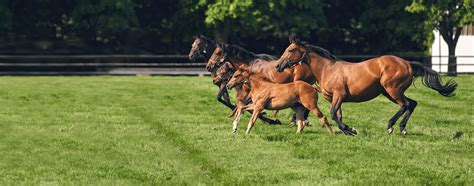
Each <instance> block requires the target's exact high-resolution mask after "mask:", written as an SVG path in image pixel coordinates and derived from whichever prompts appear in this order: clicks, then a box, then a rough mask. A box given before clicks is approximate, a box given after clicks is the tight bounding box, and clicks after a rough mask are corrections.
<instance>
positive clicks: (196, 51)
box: [188, 35, 280, 124]
mask: <svg viewBox="0 0 474 186" xmlns="http://www.w3.org/2000/svg"><path fill="white" fill-rule="evenodd" d="M215 48H216V43H215V42H214V41H213V40H211V39H209V38H207V37H205V36H203V35H197V36H196V37H195V38H194V42H193V44H192V45H191V51H189V55H188V57H189V60H190V61H205V62H207V61H208V60H209V58H210V57H211V54H212V53H213V52H214V50H215ZM210 72H211V77H212V82H213V83H214V84H215V85H216V86H218V87H219V93H218V94H217V96H216V99H217V101H219V102H220V103H222V104H224V105H225V106H227V107H228V108H230V109H231V110H234V109H235V105H233V104H232V103H231V102H230V97H229V92H227V89H226V88H225V84H226V83H227V81H222V80H218V79H217V76H216V69H214V70H212V71H210ZM259 118H260V119H261V120H262V121H263V122H265V123H269V124H280V121H278V120H272V119H269V118H266V117H264V116H261V117H259Z"/></svg>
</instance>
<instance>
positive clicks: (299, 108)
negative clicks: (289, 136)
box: [293, 104, 307, 134]
mask: <svg viewBox="0 0 474 186" xmlns="http://www.w3.org/2000/svg"><path fill="white" fill-rule="evenodd" d="M293 110H294V111H295V112H296V125H297V129H296V134H301V131H303V128H304V127H305V123H304V122H303V120H304V115H305V111H306V110H307V109H306V108H305V107H303V105H301V104H295V105H294V106H293Z"/></svg>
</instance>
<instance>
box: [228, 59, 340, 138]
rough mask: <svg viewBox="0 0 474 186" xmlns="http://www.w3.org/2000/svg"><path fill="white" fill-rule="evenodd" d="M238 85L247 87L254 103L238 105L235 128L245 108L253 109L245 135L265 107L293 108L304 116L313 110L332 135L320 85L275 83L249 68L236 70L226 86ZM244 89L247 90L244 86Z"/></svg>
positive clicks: (302, 124)
mask: <svg viewBox="0 0 474 186" xmlns="http://www.w3.org/2000/svg"><path fill="white" fill-rule="evenodd" d="M236 86H240V87H248V89H246V90H247V91H248V92H247V93H246V94H250V97H251V99H252V104H250V105H246V106H243V107H237V109H238V111H237V116H236V120H235V121H236V122H234V123H233V131H234V132H235V131H237V124H238V121H240V116H241V113H242V110H253V114H252V117H251V119H250V120H249V124H248V126H247V131H246V134H248V133H250V130H251V129H252V127H253V125H254V124H255V121H256V119H257V116H258V114H259V113H260V111H262V110H263V109H270V110H281V109H286V108H290V107H291V108H292V109H293V110H295V111H296V113H297V114H298V115H301V116H302V115H303V114H304V111H305V109H304V108H306V109H308V110H311V111H312V112H313V113H314V114H315V115H316V116H317V117H318V118H319V121H320V123H321V124H322V125H323V126H324V127H326V129H327V130H328V133H329V134H332V128H331V126H329V123H328V121H327V119H326V117H325V116H324V115H323V114H322V113H321V111H320V110H319V108H318V105H317V104H318V94H317V90H318V89H317V88H315V87H312V86H311V85H310V84H308V83H306V82H304V81H294V82H290V83H285V84H278V83H272V82H270V81H268V80H267V79H265V78H263V77H261V76H260V74H255V73H252V72H250V71H249V70H248V69H247V68H246V67H242V68H240V69H239V70H237V71H236V72H235V73H234V75H233V76H232V79H231V80H230V81H229V82H228V84H227V87H229V88H233V87H236ZM243 90H244V91H245V89H243ZM297 123H298V128H297V130H296V133H297V134H300V133H301V131H302V130H303V128H304V126H305V124H304V123H303V121H302V120H297Z"/></svg>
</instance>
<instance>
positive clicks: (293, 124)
mask: <svg viewBox="0 0 474 186" xmlns="http://www.w3.org/2000/svg"><path fill="white" fill-rule="evenodd" d="M288 126H289V127H294V126H296V122H294V121H292V122H290V123H289V124H288Z"/></svg>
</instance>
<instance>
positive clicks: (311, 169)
mask: <svg viewBox="0 0 474 186" xmlns="http://www.w3.org/2000/svg"><path fill="white" fill-rule="evenodd" d="M455 80H456V81H457V82H458V83H459V87H458V89H457V95H456V96H455V97H448V98H447V97H443V96H441V95H439V94H437V93H436V92H435V91H433V90H431V89H428V88H426V87H424V86H422V85H421V84H420V83H419V82H418V83H417V84H416V87H414V86H412V87H411V88H410V89H409V91H408V92H407V95H408V97H410V98H413V99H415V100H417V101H418V103H419V104H418V107H417V110H415V112H414V114H413V116H412V118H411V119H410V122H409V123H408V126H407V130H408V132H409V135H407V136H400V135H399V134H398V124H397V125H396V129H397V130H396V133H394V134H392V135H387V134H386V132H385V128H386V123H387V121H388V119H389V118H390V117H391V116H392V115H393V114H394V113H395V112H396V111H397V109H398V107H397V106H396V105H395V104H392V103H391V102H389V101H388V100H387V99H386V98H384V97H378V98H376V99H375V100H372V101H370V102H365V103H359V104H354V103H349V104H344V105H343V109H344V121H345V122H346V123H347V124H349V125H351V126H353V127H355V128H357V129H358V132H359V135H358V136H355V137H349V136H345V135H342V134H341V133H340V132H339V130H338V129H336V131H337V133H336V134H335V135H334V136H328V134H327V133H326V131H325V129H322V128H320V127H319V126H318V125H315V121H317V120H316V119H315V117H314V116H311V118H310V120H311V123H312V124H313V126H311V127H309V128H306V129H305V131H304V132H303V135H301V136H297V135H295V134H294V133H295V128H293V127H289V126H288V123H289V117H290V116H291V114H292V113H291V112H290V111H289V110H285V111H281V112H280V113H279V116H278V118H279V119H280V120H282V121H283V123H284V124H283V125H266V124H263V123H261V122H260V121H258V122H257V124H256V125H255V127H254V129H253V130H252V133H251V134H250V135H247V136H246V135H244V131H245V128H246V125H247V121H248V117H249V115H248V114H245V116H244V117H243V119H242V122H241V125H240V126H239V131H238V133H237V134H232V133H231V123H232V119H231V118H228V117H227V115H228V113H229V112H230V110H228V109H227V108H225V107H224V106H222V105H220V104H219V103H218V102H217V101H215V98H214V96H215V94H216V91H217V88H216V87H214V86H213V85H212V83H211V80H210V78H209V77H107V76H102V77H0V87H1V89H0V175H1V176H0V184H1V185H5V184H18V183H41V184H61V185H63V184H91V183H99V184H136V183H156V184H193V185H194V184H196V183H198V184H199V183H200V184H285V185H286V184H292V185H299V184H321V185H328V184H336V185H339V184H352V183H356V184H365V183H372V184H383V183H385V184H466V185H472V184H474V173H473V171H474V170H473V168H474V164H473V161H474V150H473V148H474V137H473V127H474V125H473V119H474V118H473V104H474V101H473V95H474V93H473V91H474V86H473V83H474V76H468V75H461V76H459V77H457V78H456V79H455ZM319 102H320V108H321V109H322V110H323V113H324V114H325V115H327V114H328V110H329V109H328V104H327V102H326V101H325V100H322V99H321V98H320V101H319ZM330 123H331V124H332V125H333V126H335V123H334V121H332V120H330ZM456 132H462V133H463V135H462V136H461V137H459V138H454V136H455V133H456Z"/></svg>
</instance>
